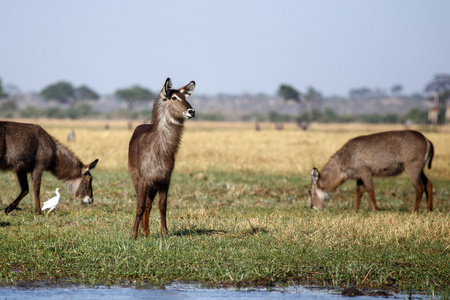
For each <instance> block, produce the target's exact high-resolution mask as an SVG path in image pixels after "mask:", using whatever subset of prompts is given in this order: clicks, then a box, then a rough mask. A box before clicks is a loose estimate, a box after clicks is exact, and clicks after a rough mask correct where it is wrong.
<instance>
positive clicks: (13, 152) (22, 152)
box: [0, 121, 98, 214]
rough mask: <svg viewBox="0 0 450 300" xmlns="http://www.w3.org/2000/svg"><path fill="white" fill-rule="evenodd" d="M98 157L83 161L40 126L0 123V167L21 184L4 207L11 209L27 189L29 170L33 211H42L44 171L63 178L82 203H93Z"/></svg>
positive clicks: (6, 210)
mask: <svg viewBox="0 0 450 300" xmlns="http://www.w3.org/2000/svg"><path fill="white" fill-rule="evenodd" d="M97 162H98V159H96V160H94V161H93V162H91V163H90V164H87V165H85V164H83V163H82V162H81V160H80V159H79V158H78V157H76V156H75V155H74V154H73V153H72V152H71V151H70V150H69V149H67V148H66V147H64V146H63V145H62V144H60V143H59V142H58V141H57V140H55V139H54V138H53V137H52V136H50V135H49V134H48V133H47V132H46V131H45V130H44V129H42V127H41V126H39V125H34V124H24V123H16V122H5V121H1V122H0V170H4V171H7V170H8V171H13V172H15V173H16V174H17V179H18V180H19V184H20V187H21V189H22V190H21V192H20V194H19V196H18V197H17V198H16V200H14V202H12V203H11V204H10V205H9V206H8V207H7V208H6V209H5V213H6V214H8V213H10V212H11V211H13V210H14V209H15V208H16V207H17V205H18V204H19V202H20V200H22V198H23V197H25V196H26V195H27V194H28V192H29V187H28V179H27V173H31V176H32V181H33V193H34V211H35V213H37V214H40V213H41V204H40V202H41V201H40V199H39V192H40V189H41V177H42V173H43V172H44V171H50V172H52V173H53V175H55V177H56V178H58V179H60V180H63V181H64V184H65V185H66V187H67V188H68V189H69V190H70V191H71V192H72V193H73V194H74V195H75V196H76V197H77V198H82V202H83V203H92V202H93V201H94V200H93V195H92V175H91V174H90V172H89V171H90V170H91V169H93V168H95V166H96V165H97Z"/></svg>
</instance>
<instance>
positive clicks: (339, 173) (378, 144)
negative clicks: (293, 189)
mask: <svg viewBox="0 0 450 300" xmlns="http://www.w3.org/2000/svg"><path fill="white" fill-rule="evenodd" d="M433 155H434V147H433V144H432V143H431V142H430V141H429V140H428V139H427V138H426V137H425V136H423V135H422V134H421V133H419V132H417V131H412V130H404V131H387V132H381V133H376V134H371V135H365V136H359V137H356V138H353V139H351V140H349V141H348V142H347V143H346V144H345V145H344V146H343V147H342V148H341V149H339V150H338V151H337V152H336V153H335V154H334V155H333V156H332V157H331V159H330V160H329V161H328V163H327V164H326V165H325V167H324V168H323V169H322V171H321V172H319V171H318V170H317V169H316V168H313V169H312V171H311V179H312V184H311V189H310V194H311V208H317V209H321V208H323V207H324V203H325V202H326V201H328V199H329V197H330V193H331V192H333V191H335V190H336V188H337V187H338V186H339V185H341V184H342V183H344V182H345V181H346V180H347V179H355V180H356V202H355V210H358V209H359V206H360V203H361V197H362V195H363V193H364V191H365V190H366V191H367V192H368V194H369V198H370V202H371V204H372V209H373V210H374V211H376V210H377V209H378V207H377V203H376V200H375V189H374V185H373V179H372V177H388V176H395V175H398V174H400V173H402V172H403V171H405V172H406V174H407V175H408V177H409V179H410V180H411V182H412V184H413V186H414V189H415V191H416V202H415V203H414V207H413V212H416V211H417V210H418V209H419V204H420V201H421V199H422V196H423V192H424V191H425V194H426V196H427V208H428V211H431V210H432V209H433V185H432V183H431V181H430V180H429V179H428V178H427V177H426V176H425V173H424V171H423V169H424V167H425V165H426V164H427V162H428V168H431V162H432V160H433Z"/></svg>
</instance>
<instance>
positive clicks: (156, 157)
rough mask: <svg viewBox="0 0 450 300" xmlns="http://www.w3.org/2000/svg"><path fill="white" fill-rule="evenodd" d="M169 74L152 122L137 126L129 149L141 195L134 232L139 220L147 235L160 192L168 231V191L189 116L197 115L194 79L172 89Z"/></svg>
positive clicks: (130, 165)
mask: <svg viewBox="0 0 450 300" xmlns="http://www.w3.org/2000/svg"><path fill="white" fill-rule="evenodd" d="M171 86H172V83H171V81H170V79H169V78H167V80H166V83H165V84H164V87H163V88H162V90H161V93H160V95H159V97H158V99H156V100H155V103H154V104H153V112H152V121H151V123H152V124H142V125H139V126H138V127H136V129H135V131H134V133H133V136H132V137H131V140H130V145H129V150H128V170H129V173H130V177H131V181H132V183H133V186H134V189H135V191H136V195H137V208H136V219H135V222H134V226H133V230H132V233H131V234H132V236H133V237H134V238H136V237H137V235H138V229H139V224H140V225H141V229H142V232H143V234H144V235H145V236H149V234H150V231H149V217H150V211H151V208H152V203H153V200H154V198H155V196H156V194H157V193H159V212H160V217H161V234H162V235H166V234H167V232H168V231H167V225H166V210H167V192H168V189H169V186H170V178H171V174H172V170H173V168H174V166H175V154H176V153H177V151H178V147H179V145H180V141H181V136H182V134H183V128H184V121H185V119H188V118H192V117H194V115H195V111H194V109H193V108H192V107H191V105H190V104H189V103H188V102H187V101H186V99H187V98H188V97H189V96H190V95H191V94H192V92H193V91H194V88H195V82H194V81H191V82H190V83H189V84H188V85H186V86H185V87H182V88H180V89H178V90H172V89H171Z"/></svg>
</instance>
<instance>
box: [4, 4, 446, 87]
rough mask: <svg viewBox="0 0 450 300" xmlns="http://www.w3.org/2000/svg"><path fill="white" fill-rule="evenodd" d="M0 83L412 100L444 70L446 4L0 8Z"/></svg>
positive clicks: (42, 5) (39, 6) (54, 5)
mask: <svg viewBox="0 0 450 300" xmlns="http://www.w3.org/2000/svg"><path fill="white" fill-rule="evenodd" d="M0 11H1V18H0V39H1V43H0V78H1V79H2V82H3V86H5V85H11V84H12V85H15V86H17V87H19V88H20V89H21V90H22V91H24V92H30V91H36V92H39V91H41V90H42V89H43V88H45V87H46V86H48V85H49V84H53V83H56V82H58V81H61V80H64V81H68V82H70V83H72V84H73V85H74V86H75V87H77V86H80V85H87V86H89V87H91V88H92V89H93V90H95V91H97V92H98V93H100V94H103V95H104V94H113V93H114V91H115V90H117V89H119V88H126V87H131V86H132V85H136V84H138V85H141V86H143V87H146V88H148V89H150V90H152V91H155V92H156V91H159V90H160V89H161V88H162V86H163V84H164V81H165V79H166V78H167V77H170V78H171V79H172V82H173V86H174V88H178V87H181V86H184V85H186V84H187V83H189V82H190V81H191V80H195V81H196V91H195V92H196V93H199V94H206V95H215V94H219V93H224V94H242V93H250V94H257V93H265V94H269V95H273V94H276V92H277V90H278V88H279V86H280V85H281V84H288V85H291V86H293V87H294V88H296V89H297V90H299V91H300V92H305V91H306V90H307V88H308V87H310V86H312V87H314V88H315V89H316V90H319V91H320V92H322V94H324V95H325V96H332V95H341V96H346V95H348V92H349V90H350V89H354V88H360V87H368V88H371V89H375V88H380V89H385V90H387V91H389V90H390V88H391V87H392V86H393V85H396V84H400V85H401V86H402V87H403V92H404V93H405V94H410V93H414V92H423V90H424V87H425V85H426V84H427V83H428V82H430V81H431V80H432V79H433V77H434V75H436V74H439V73H450V17H449V12H450V1H448V0H432V1H429V0H423V1H416V0H395V1H393V0H372V1H363V0H339V1H337V0H314V1H312V0H311V1H300V0H297V1H295V0H292V1H288V0H274V1H264V0H226V1H219V0H217V1H215V0H189V1H181V0H180V1H178V0H177V1H170V0H168V1H150V0H132V1H116V0H96V1H90V0H77V1H64V0H41V1H33V0H0Z"/></svg>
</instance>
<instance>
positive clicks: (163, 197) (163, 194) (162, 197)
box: [159, 188, 168, 236]
mask: <svg viewBox="0 0 450 300" xmlns="http://www.w3.org/2000/svg"><path fill="white" fill-rule="evenodd" d="M167 191H168V188H166V189H162V190H160V191H159V214H160V217H161V235H163V236H166V235H167V234H168V230H167V224H166V211H167Z"/></svg>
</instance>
